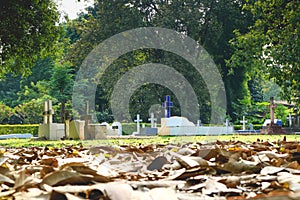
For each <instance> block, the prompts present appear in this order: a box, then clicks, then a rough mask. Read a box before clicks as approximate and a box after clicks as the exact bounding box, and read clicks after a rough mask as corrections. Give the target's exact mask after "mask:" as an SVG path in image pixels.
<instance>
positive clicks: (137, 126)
mask: <svg viewBox="0 0 300 200" xmlns="http://www.w3.org/2000/svg"><path fill="white" fill-rule="evenodd" d="M142 121H143V120H141V119H140V114H137V115H136V120H134V122H136V134H140V133H141V131H140V122H142Z"/></svg>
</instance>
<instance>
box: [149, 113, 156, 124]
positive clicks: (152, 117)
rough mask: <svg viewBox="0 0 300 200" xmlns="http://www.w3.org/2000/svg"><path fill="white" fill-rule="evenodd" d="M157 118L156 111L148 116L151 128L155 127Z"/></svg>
mask: <svg viewBox="0 0 300 200" xmlns="http://www.w3.org/2000/svg"><path fill="white" fill-rule="evenodd" d="M156 120H157V119H156V118H154V113H151V114H150V118H148V121H150V122H151V128H155V122H156Z"/></svg>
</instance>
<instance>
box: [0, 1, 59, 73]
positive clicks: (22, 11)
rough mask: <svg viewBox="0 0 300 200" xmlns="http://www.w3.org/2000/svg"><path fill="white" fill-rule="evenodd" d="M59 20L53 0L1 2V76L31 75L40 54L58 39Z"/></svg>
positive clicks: (48, 49) (44, 52)
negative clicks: (7, 74)
mask: <svg viewBox="0 0 300 200" xmlns="http://www.w3.org/2000/svg"><path fill="white" fill-rule="evenodd" d="M58 20H59V14H58V12H57V8H56V4H55V2H54V1H53V0H23V1H19V0H10V1H4V0H2V1H1V4H0V30H1V31H0V55H1V57H0V63H1V68H0V75H3V74H6V73H8V72H13V73H14V74H27V73H28V72H29V71H30V70H29V68H30V67H32V66H33V64H34V63H35V61H36V60H37V58H38V56H39V55H42V54H46V53H48V51H50V49H52V47H53V46H55V43H56V41H57V38H58V35H59V26H57V25H56V23H58Z"/></svg>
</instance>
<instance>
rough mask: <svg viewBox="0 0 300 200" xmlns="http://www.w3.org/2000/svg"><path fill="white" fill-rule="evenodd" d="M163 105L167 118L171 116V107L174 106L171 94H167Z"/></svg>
mask: <svg viewBox="0 0 300 200" xmlns="http://www.w3.org/2000/svg"><path fill="white" fill-rule="evenodd" d="M162 107H163V108H164V109H165V118H170V117H171V108H172V107H173V102H171V97H170V95H167V96H165V102H164V103H163V104H162Z"/></svg>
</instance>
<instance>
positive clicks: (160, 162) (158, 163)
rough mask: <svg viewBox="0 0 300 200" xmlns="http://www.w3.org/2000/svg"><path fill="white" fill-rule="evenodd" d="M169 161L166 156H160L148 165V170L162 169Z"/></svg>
mask: <svg viewBox="0 0 300 200" xmlns="http://www.w3.org/2000/svg"><path fill="white" fill-rule="evenodd" d="M168 163H169V162H168V160H167V158H166V157H164V156H158V157H157V158H155V159H154V160H153V161H152V162H151V163H150V165H148V167H147V170H150V171H154V170H161V169H162V167H163V166H164V165H165V164H168Z"/></svg>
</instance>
